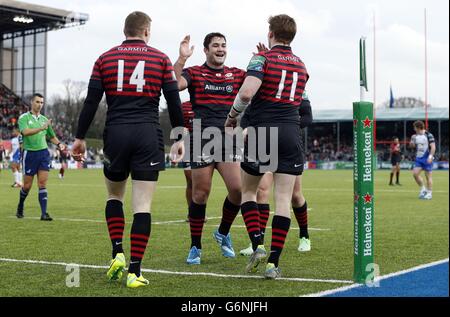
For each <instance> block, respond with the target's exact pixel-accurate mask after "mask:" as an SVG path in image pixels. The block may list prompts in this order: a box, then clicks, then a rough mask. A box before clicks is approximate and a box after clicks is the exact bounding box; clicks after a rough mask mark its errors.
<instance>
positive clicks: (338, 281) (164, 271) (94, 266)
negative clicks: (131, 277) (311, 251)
mask: <svg viewBox="0 0 450 317" xmlns="http://www.w3.org/2000/svg"><path fill="white" fill-rule="evenodd" d="M0 261H2V262H16V263H27V264H42V265H60V266H68V265H77V266H79V267H80V268H89V269H108V268H109V266H103V265H90V264H77V263H65V262H50V261H40V260H18V259H8V258H0ZM141 271H142V272H148V273H159V274H169V275H185V276H211V277H219V278H242V279H264V276H257V275H237V274H220V273H208V272H179V271H168V270H153V269H141ZM278 280H281V281H290V282H317V283H333V284H349V283H353V281H348V280H335V279H314V278H300V277H280V278H278Z"/></svg>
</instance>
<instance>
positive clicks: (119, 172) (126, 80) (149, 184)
mask: <svg viewBox="0 0 450 317" xmlns="http://www.w3.org/2000/svg"><path fill="white" fill-rule="evenodd" d="M150 25H151V19H150V17H149V16H148V15H147V14H145V13H143V12H138V11H136V12H132V13H131V14H129V15H128V16H127V18H126V20H125V27H124V34H125V36H126V40H125V41H124V42H123V43H122V44H120V45H118V46H116V47H113V48H112V49H110V50H109V51H107V52H105V53H104V54H102V55H101V56H100V57H99V58H98V59H97V61H96V62H95V65H94V69H93V71H92V75H91V79H90V82H89V88H88V94H87V97H86V100H85V103H84V107H83V109H82V111H81V114H80V118H79V122H78V130H77V134H76V139H75V143H74V145H73V148H72V151H73V153H72V156H73V157H74V159H76V160H78V161H80V160H83V155H84V153H85V151H86V144H85V141H84V137H85V135H86V132H87V130H88V128H89V126H90V124H91V122H92V120H93V118H94V116H95V113H96V111H97V108H98V105H99V102H100V100H101V99H102V96H103V93H104V92H105V94H106V101H107V103H108V112H107V116H106V124H105V131H104V154H105V158H104V162H103V163H104V168H103V172H104V174H105V183H106V188H107V190H108V201H107V203H106V208H105V215H106V221H107V224H108V231H109V236H110V239H111V243H112V247H113V250H112V258H113V259H112V260H111V265H110V268H109V270H108V272H107V277H108V278H109V279H110V280H118V279H120V278H121V277H122V273H123V270H124V268H125V265H126V263H125V256H124V251H123V248H122V239H123V231H124V226H125V216H124V212H123V200H124V195H125V188H126V183H127V179H128V176H129V174H130V173H131V179H132V208H133V212H134V218H133V224H132V226H131V234H130V240H131V252H130V253H131V258H130V265H129V267H128V276H127V287H131V288H136V287H140V286H144V285H148V284H149V281H148V280H146V279H145V278H144V277H143V276H142V274H141V262H142V259H143V257H144V254H145V249H146V247H147V242H148V239H149V237H150V231H151V213H150V207H151V202H152V196H153V192H154V190H155V187H156V182H157V180H158V176H159V171H162V170H164V168H165V160H164V143H163V136H162V130H161V128H160V125H159V114H158V108H159V99H160V96H161V90H162V91H163V93H164V97H165V99H166V100H167V104H168V110H169V116H170V121H171V124H172V126H173V127H181V128H182V127H183V114H182V112H181V102H180V96H179V93H178V86H177V81H176V78H175V75H174V74H173V67H172V64H171V62H170V60H169V58H168V57H167V56H166V54H164V53H162V52H161V51H159V50H157V49H155V48H153V47H151V46H148V45H147V43H148V41H149V39H150ZM183 155H184V144H183V141H181V140H180V141H178V142H176V143H174V144H173V145H172V149H171V156H172V158H173V161H174V162H179V161H180V160H181V158H182V157H183Z"/></svg>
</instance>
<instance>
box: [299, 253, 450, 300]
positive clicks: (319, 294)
mask: <svg viewBox="0 0 450 317" xmlns="http://www.w3.org/2000/svg"><path fill="white" fill-rule="evenodd" d="M446 262H447V263H448V258H446V259H443V260H439V261H435V262H431V263H427V264H422V265H418V266H414V267H412V268H410V269H406V270H402V271H398V272H394V273H389V274H386V275H381V276H379V277H378V278H376V279H375V282H379V281H382V280H385V279H388V278H391V277H395V276H399V275H402V274H406V273H411V272H414V271H418V270H422V269H426V268H428V267H431V266H435V265H439V264H443V263H446ZM363 285H364V284H358V283H353V284H352V285H348V286H344V287H339V288H335V289H331V290H327V291H323V292H318V293H313V294H307V295H302V296H300V297H322V296H327V295H332V294H336V293H340V292H345V291H348V290H350V289H352V288H355V287H361V286H363Z"/></svg>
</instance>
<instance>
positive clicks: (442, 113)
mask: <svg viewBox="0 0 450 317" xmlns="http://www.w3.org/2000/svg"><path fill="white" fill-rule="evenodd" d="M375 112H376V119H377V121H404V120H407V121H414V120H420V119H425V109H423V108H397V109H396V108H393V109H389V108H387V109H386V108H377V109H376V110H375ZM313 118H314V122H337V121H352V120H353V110H352V109H325V110H315V109H313ZM428 119H429V120H437V121H438V120H448V108H431V107H430V108H428Z"/></svg>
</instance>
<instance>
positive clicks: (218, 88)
mask: <svg viewBox="0 0 450 317" xmlns="http://www.w3.org/2000/svg"><path fill="white" fill-rule="evenodd" d="M205 92H214V93H217V92H225V93H229V94H231V93H232V92H233V85H215V84H211V83H205Z"/></svg>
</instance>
